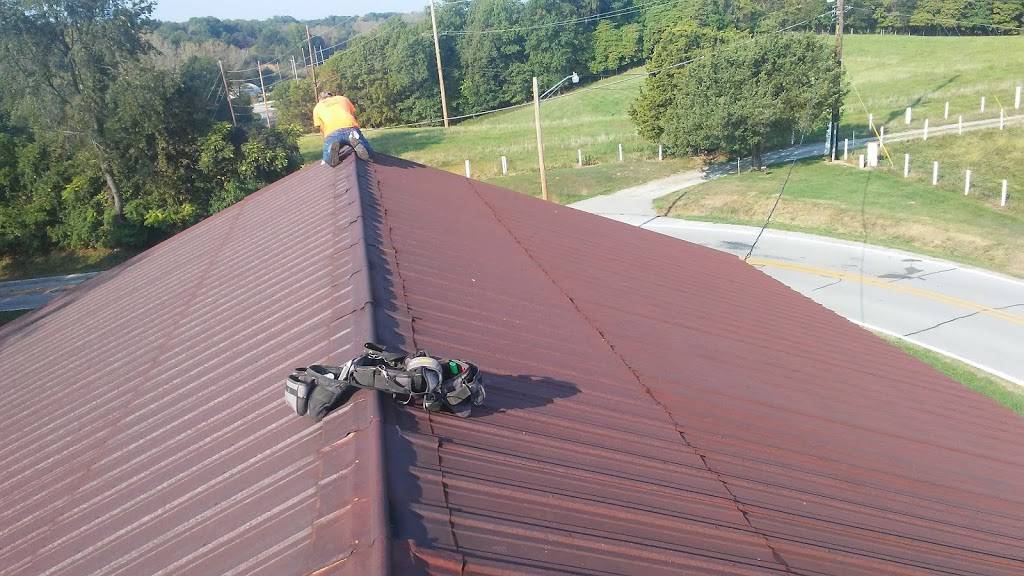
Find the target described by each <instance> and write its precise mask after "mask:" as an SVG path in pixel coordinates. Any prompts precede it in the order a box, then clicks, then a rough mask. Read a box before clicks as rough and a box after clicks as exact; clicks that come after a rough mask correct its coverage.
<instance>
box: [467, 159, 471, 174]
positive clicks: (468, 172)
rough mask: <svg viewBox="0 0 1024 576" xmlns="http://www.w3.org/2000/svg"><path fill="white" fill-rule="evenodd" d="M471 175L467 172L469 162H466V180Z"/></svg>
mask: <svg viewBox="0 0 1024 576" xmlns="http://www.w3.org/2000/svg"><path fill="white" fill-rule="evenodd" d="M471 174H472V173H471V172H470V171H469V160H466V178H470V177H471Z"/></svg>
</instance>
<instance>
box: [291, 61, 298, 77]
mask: <svg viewBox="0 0 1024 576" xmlns="http://www.w3.org/2000/svg"><path fill="white" fill-rule="evenodd" d="M292 79H294V80H298V79H299V73H298V72H297V71H296V70H295V56H292Z"/></svg>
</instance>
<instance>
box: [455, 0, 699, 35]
mask: <svg viewBox="0 0 1024 576" xmlns="http://www.w3.org/2000/svg"><path fill="white" fill-rule="evenodd" d="M680 1H681V0H662V1H661V2H649V3H647V4H637V5H635V6H632V7H630V8H617V9H615V10H609V11H607V12H598V13H596V14H590V15H587V16H577V17H575V18H569V19H567V20H560V21H557V22H547V23H544V24H536V25H532V26H514V27H509V28H491V29H487V30H445V31H443V32H438V34H439V35H441V36H480V35H484V34H501V33H505V32H525V31H528V30H539V29H542V28H556V27H561V26H569V25H571V24H584V23H587V22H592V21H594V20H602V19H605V18H615V17H618V16H625V15H627V14H632V13H634V12H639V11H640V10H643V9H644V8H650V7H657V6H663V5H666V4H673V3H676V2H680Z"/></svg>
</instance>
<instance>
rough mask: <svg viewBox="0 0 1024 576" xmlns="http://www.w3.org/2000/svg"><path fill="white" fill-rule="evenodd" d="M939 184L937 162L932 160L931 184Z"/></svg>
mask: <svg viewBox="0 0 1024 576" xmlns="http://www.w3.org/2000/svg"><path fill="white" fill-rule="evenodd" d="M938 185H939V163H938V162H932V186H938Z"/></svg>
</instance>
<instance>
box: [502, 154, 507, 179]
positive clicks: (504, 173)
mask: <svg viewBox="0 0 1024 576" xmlns="http://www.w3.org/2000/svg"><path fill="white" fill-rule="evenodd" d="M501 175H502V176H507V175H508V156H502V157H501Z"/></svg>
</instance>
